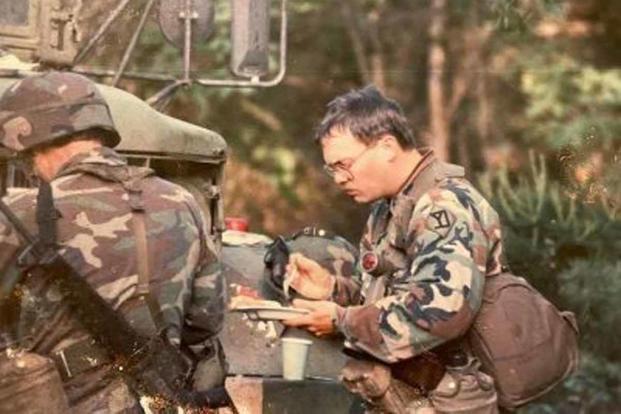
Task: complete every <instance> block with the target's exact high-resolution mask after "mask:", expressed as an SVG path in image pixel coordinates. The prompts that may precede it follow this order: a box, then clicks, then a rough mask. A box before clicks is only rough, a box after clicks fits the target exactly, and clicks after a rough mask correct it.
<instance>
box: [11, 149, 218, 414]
mask: <svg viewBox="0 0 621 414" xmlns="http://www.w3.org/2000/svg"><path fill="white" fill-rule="evenodd" d="M136 168H137V167H128V166H127V164H126V163H125V161H123V160H122V159H121V158H120V157H119V156H118V155H117V154H116V153H115V152H114V151H112V150H111V149H108V148H101V149H97V150H94V151H91V152H89V153H84V154H79V155H76V156H75V157H73V158H72V159H71V160H70V161H69V162H68V163H67V165H65V166H64V167H63V168H62V169H61V171H60V172H59V173H58V175H57V176H56V177H55V179H54V180H53V181H52V182H51V186H52V189H53V195H54V202H55V207H56V209H57V210H58V212H59V215H60V218H59V219H58V242H59V245H60V247H61V254H62V255H63V257H64V258H65V259H66V260H67V261H68V262H69V263H70V264H71V265H72V266H73V267H74V268H75V269H76V270H77V271H78V272H79V273H80V274H81V275H83V276H84V277H85V278H86V279H87V281H88V282H89V283H90V284H91V285H92V286H93V287H94V288H95V289H96V291H97V292H98V293H99V294H100V295H101V296H102V297H103V298H105V299H106V300H107V301H108V302H109V303H110V304H111V305H112V306H113V307H114V308H115V309H118V310H120V311H121V312H122V313H123V315H124V316H125V318H126V319H127V320H128V322H130V324H132V325H133V326H134V327H135V328H136V329H137V330H138V331H139V332H141V333H143V334H145V335H149V334H153V332H154V329H155V328H154V327H153V324H152V323H151V324H149V323H146V322H147V321H151V319H146V318H148V317H149V315H148V314H146V313H145V311H147V308H146V306H144V305H142V304H140V302H141V300H140V299H139V298H138V295H137V285H138V270H137V259H136V245H135V237H134V232H133V229H132V226H131V225H130V222H131V218H132V211H131V208H130V203H129V199H130V197H129V195H128V192H127V191H126V190H125V188H124V186H123V185H121V184H120V183H118V182H113V181H111V180H110V179H109V177H110V176H111V174H112V172H113V171H119V169H125V170H126V171H136V170H135V169H136ZM130 169H131V170H130ZM142 171H143V174H144V172H145V171H146V174H145V175H147V176H146V178H143V179H141V180H140V185H141V189H142V195H141V197H140V200H141V202H142V204H143V207H144V212H145V223H146V233H147V240H148V241H147V251H148V260H149V267H150V269H151V272H150V278H149V290H150V291H151V292H152V294H153V295H154V296H155V297H156V298H157V300H158V302H159V308H160V311H161V312H160V316H161V320H162V321H163V323H164V325H165V327H166V328H167V333H168V337H169V339H170V341H171V342H172V343H173V344H176V345H178V344H182V345H187V346H188V347H190V348H191V349H192V350H193V351H194V352H195V353H196V354H197V355H201V353H202V352H203V351H204V350H205V349H206V348H210V347H212V345H213V344H212V342H213V341H214V340H215V338H216V335H217V334H218V332H219V331H220V329H221V327H222V321H223V316H224V310H225V297H224V292H225V290H224V289H225V287H224V282H223V279H222V275H221V270H220V265H219V262H218V260H217V256H216V253H215V250H214V247H213V245H212V243H211V241H210V240H209V238H208V237H207V231H206V228H205V220H204V217H203V215H202V213H201V210H200V209H199V207H198V205H197V203H196V201H195V200H194V198H193V197H192V196H191V195H190V194H189V193H188V192H187V191H185V190H184V189H183V188H182V187H180V186H178V185H175V184H172V183H170V182H167V181H164V180H162V179H160V178H157V177H155V176H154V175H150V171H148V170H147V169H142ZM6 201H7V204H8V205H9V207H10V208H11V209H12V210H13V211H14V212H15V213H16V215H17V216H18V217H19V218H20V219H21V220H22V221H23V222H24V223H25V225H26V226H27V228H29V230H30V231H31V232H32V233H36V232H37V229H36V221H35V204H36V191H32V190H27V191H24V192H19V193H15V194H11V195H10V196H8V197H7V200H6ZM19 246H20V240H19V239H18V237H17V235H16V233H15V231H14V230H13V228H12V226H10V225H9V224H8V223H7V221H6V219H5V218H4V216H2V215H0V272H2V273H1V274H5V272H8V271H11V268H12V266H13V265H14V263H13V258H14V255H15V252H16V251H17V250H18V249H19ZM43 279H45V278H35V277H34V276H32V275H30V276H28V277H27V278H26V280H25V282H24V283H23V284H22V285H21V287H20V289H19V292H18V293H19V298H20V302H21V303H20V305H21V309H19V312H18V314H17V317H16V318H15V323H14V327H13V328H14V329H13V332H11V336H12V338H14V339H15V340H16V341H17V346H18V347H19V348H23V349H26V350H28V351H32V352H36V353H39V354H42V355H53V354H55V353H57V352H58V351H59V350H60V349H66V348H67V347H68V346H70V345H72V344H74V343H77V342H80V341H82V340H83V339H87V338H88V334H87V332H85V331H84V330H83V328H81V327H80V324H79V323H78V321H77V320H76V318H75V317H74V316H72V314H71V312H70V310H69V309H68V307H67V305H66V304H65V303H64V301H62V300H61V299H62V298H61V294H60V292H59V291H58V290H57V288H56V287H55V285H54V284H53V283H50V282H49V281H46V280H43ZM108 371H109V370H108V368H106V366H102V367H100V368H96V369H93V370H91V371H88V372H85V373H84V374H82V375H79V376H76V377H75V378H72V379H70V380H69V381H68V382H67V383H66V384H65V389H66V390H67V393H68V397H69V400H70V403H71V405H73V406H74V407H76V406H78V407H80V410H81V411H80V412H92V411H94V410H95V411H96V410H98V409H103V411H104V412H108V411H114V412H116V411H117V409H118V410H119V411H120V408H122V407H123V406H125V408H127V406H129V405H131V404H132V403H133V402H135V401H133V399H132V398H130V396H129V395H128V393H127V390H126V389H125V390H124V389H123V387H122V386H121V387H120V388H119V382H120V381H118V380H117V379H116V378H113V377H112V376H111V375H109V372H108ZM110 384H112V385H110ZM102 392H103V395H102ZM106 393H107V394H108V395H107V396H106V395H105V394H106ZM112 395H115V396H116V397H115V398H108V397H111V396H112ZM95 396H96V398H95ZM119 399H120V400H126V402H125V403H124V402H122V401H121V402H119ZM86 400H92V401H91V402H88V401H86ZM111 401H113V402H114V401H115V402H114V404H117V405H119V404H120V406H117V407H116V408H115V407H112V406H110V405H109V404H112V402H111ZM102 404H103V405H102ZM125 408H123V409H125Z"/></svg>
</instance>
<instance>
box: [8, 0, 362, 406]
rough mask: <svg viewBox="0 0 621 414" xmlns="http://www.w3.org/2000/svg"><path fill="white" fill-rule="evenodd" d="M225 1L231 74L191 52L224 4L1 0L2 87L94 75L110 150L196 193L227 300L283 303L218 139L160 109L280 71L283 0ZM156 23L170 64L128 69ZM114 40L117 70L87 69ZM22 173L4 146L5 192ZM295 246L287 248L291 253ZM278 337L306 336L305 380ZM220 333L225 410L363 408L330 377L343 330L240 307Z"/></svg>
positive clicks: (21, 182) (25, 181)
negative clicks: (237, 211) (179, 97)
mask: <svg viewBox="0 0 621 414" xmlns="http://www.w3.org/2000/svg"><path fill="white" fill-rule="evenodd" d="M228 1H229V2H230V4H229V13H230V15H232V16H233V18H232V19H231V41H230V44H231V48H232V51H231V71H232V73H233V76H232V77H231V78H228V79H221V78H216V79H214V78H210V77H208V76H206V75H205V74H201V75H200V76H196V73H197V72H196V71H195V70H194V68H195V66H194V62H193V58H194V54H195V53H196V52H195V47H196V45H197V44H200V43H201V42H205V41H207V39H208V38H209V37H210V36H211V35H212V32H213V25H214V19H215V17H214V14H215V13H216V12H217V11H218V10H220V8H219V5H218V4H216V3H220V2H222V0H220V1H219V2H215V1H211V0H144V1H137V0H0V93H3V92H4V90H5V89H6V88H8V87H9V86H10V85H11V84H12V83H13V82H15V81H16V80H17V79H19V78H21V77H24V76H27V75H29V74H31V73H33V72H37V71H42V70H46V69H48V68H55V69H61V70H72V71H75V72H78V73H82V74H85V75H87V76H90V77H92V78H94V79H95V80H97V81H99V82H102V83H100V84H99V88H100V90H101V92H102V93H103V95H104V97H105V99H106V101H107V102H108V104H109V106H110V108H111V112H112V117H113V119H114V122H115V125H116V126H117V129H118V132H119V134H120V136H121V138H122V140H121V143H120V145H119V146H118V147H117V148H116V150H117V151H118V152H119V153H121V154H122V155H124V156H125V157H126V158H127V159H128V161H129V163H131V164H134V165H143V166H148V167H150V168H153V169H154V170H155V171H156V172H157V173H158V175H160V176H162V177H163V178H166V179H168V180H171V181H174V182H176V183H178V184H181V185H183V186H184V187H185V188H187V189H188V190H189V191H190V192H191V193H192V194H193V195H194V196H195V198H196V199H197V201H198V202H199V204H200V205H201V207H202V208H203V210H204V213H205V216H206V218H207V220H208V226H209V234H210V237H212V238H213V240H214V241H215V243H216V245H217V246H218V248H219V249H220V251H221V255H222V261H223V264H224V269H225V275H226V278H227V284H228V286H229V294H230V297H231V298H233V297H236V296H238V295H239V294H240V293H241V294H250V295H257V296H258V297H262V298H265V299H273V300H280V301H283V298H282V297H281V295H280V294H279V292H278V289H273V286H272V285H270V284H269V283H267V282H266V280H267V279H266V278H265V276H264V274H265V273H266V266H265V263H264V256H265V254H266V252H267V251H268V249H269V247H270V245H271V244H272V240H270V239H269V238H268V237H266V236H263V235H256V234H249V233H239V232H232V231H226V229H225V220H224V217H225V211H224V209H223V197H225V196H226V194H223V191H222V189H223V181H224V179H225V177H224V165H225V163H226V160H227V154H228V148H227V144H226V141H225V139H224V138H223V137H222V136H221V135H219V134H218V133H216V132H214V131H211V130H209V129H206V128H203V127H200V126H197V125H193V124H190V123H188V122H184V121H182V120H179V119H176V118H173V117H170V116H168V115H165V114H164V113H162V112H160V111H158V110H157V109H156V108H158V107H162V106H163V105H164V104H165V103H166V102H167V101H168V100H169V99H170V98H171V97H172V96H173V95H174V93H175V91H176V90H177V89H178V88H180V87H182V86H188V85H197V86H211V87H249V86H251V87H269V86H274V85H276V84H278V83H279V82H280V80H282V78H283V77H284V73H285V56H286V47H285V46H286V0H280V1H273V2H270V1H269V0H252V1H250V0H228ZM225 2H226V1H225ZM270 3H274V4H278V5H279V6H280V8H279V9H278V10H272V9H277V8H276V7H274V4H270ZM271 15H273V16H272V17H270V16H271ZM132 18H133V19H134V20H135V21H134V22H133V23H132V22H131V19H132ZM272 20H274V21H279V23H280V47H279V57H278V59H276V60H277V61H278V62H279V65H278V68H277V69H276V70H271V69H270V68H269V64H268V62H269V61H270V59H269V56H268V45H269V30H270V26H271V25H272V22H271V21H272ZM154 24H157V25H158V26H159V27H158V30H159V32H160V33H161V35H162V36H163V37H164V38H165V39H166V41H167V42H169V43H170V44H171V45H173V46H174V47H176V48H178V49H179V51H180V52H181V53H180V56H181V59H180V60H181V62H180V65H179V68H178V70H176V71H171V73H162V72H149V71H136V70H134V71H129V70H128V68H129V67H131V59H132V57H133V54H134V52H135V50H136V49H137V48H139V46H138V45H139V39H140V36H141V35H142V33H143V32H144V31H145V28H148V26H149V25H154ZM121 25H123V26H129V27H133V28H135V31H134V32H133V33H132V32H129V33H125V32H123V33H118V32H117V31H116V30H115V29H118V27H119V26H121ZM151 33H152V32H151ZM111 39H113V40H114V44H112V45H111ZM110 48H114V49H118V50H119V51H121V52H122V53H121V56H119V60H118V62H116V64H115V67H114V68H113V69H109V68H102V67H101V66H96V65H91V66H89V62H93V61H94V62H100V61H101V57H102V55H105V53H106V52H107V51H109V49H110ZM190 68H193V70H190ZM123 79H132V80H134V81H136V82H138V81H149V82H151V83H154V82H159V83H161V85H162V88H161V90H160V91H158V92H157V93H155V94H154V95H153V96H151V97H149V98H147V99H144V100H143V99H140V98H138V97H136V96H134V95H132V94H130V93H128V92H126V91H124V90H122V89H119V88H117V87H116V86H118V85H119V83H120V82H121V81H122V80H123ZM30 177H31V176H30V174H29V173H28V171H24V170H23V167H22V166H20V165H19V164H18V163H17V162H16V161H15V160H14V159H12V158H11V157H10V156H8V155H4V156H2V154H0V191H1V192H2V194H4V193H6V192H16V191H20V188H24V187H31V186H33V185H34V184H35V183H33V182H31V181H30ZM292 230H297V229H292ZM303 236H305V237H314V235H308V234H306V235H303ZM300 240H302V239H300ZM332 242H333V240H332V239H331V238H330V237H327V238H325V243H332ZM320 243H323V242H320ZM298 244H299V240H298ZM294 245H295V243H293V244H291V247H292V248H293V250H296V249H297V248H296V247H295V246H294ZM281 336H299V337H306V338H309V339H312V340H313V345H312V347H311V351H310V355H309V362H308V365H307V372H306V374H307V377H306V379H304V380H301V381H285V380H283V379H282V377H281V372H282V368H281V349H280V341H279V338H280V337H281ZM221 339H222V342H223V344H224V347H225V352H226V355H227V360H228V362H229V376H228V377H227V381H226V384H225V385H226V389H227V391H228V393H229V395H230V397H231V400H232V405H233V407H232V410H233V412H239V413H287V412H289V413H317V412H322V413H324V412H325V413H355V412H362V411H361V410H362V408H361V406H360V402H359V400H357V399H356V398H355V397H354V396H353V395H351V394H349V393H348V392H347V391H346V390H345V389H344V388H343V387H342V386H341V385H340V384H339V382H338V373H339V371H340V368H341V366H342V365H343V364H344V360H345V357H344V355H343V354H342V353H341V344H342V341H341V340H340V339H338V338H336V339H333V340H326V339H322V340H318V339H315V338H312V337H310V336H309V335H308V334H306V333H305V332H303V331H299V330H294V329H288V330H285V329H284V328H283V326H282V325H281V324H280V323H278V322H262V321H251V320H249V319H248V317H247V315H245V314H243V313H234V312H231V313H228V314H227V317H226V320H225V326H224V329H223V332H222V336H221ZM0 395H2V393H0ZM229 410H230V409H229ZM227 412H231V411H227Z"/></svg>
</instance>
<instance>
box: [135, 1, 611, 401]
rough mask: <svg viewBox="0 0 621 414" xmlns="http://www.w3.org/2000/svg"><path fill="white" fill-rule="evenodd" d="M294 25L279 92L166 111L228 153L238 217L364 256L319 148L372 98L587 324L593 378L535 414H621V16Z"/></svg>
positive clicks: (229, 198)
mask: <svg viewBox="0 0 621 414" xmlns="http://www.w3.org/2000/svg"><path fill="white" fill-rule="evenodd" d="M222 3H226V2H218V7H219V9H218V14H217V16H218V17H217V22H218V28H217V33H216V34H217V36H216V37H215V38H214V39H213V40H212V41H211V42H209V43H206V44H205V45H204V46H201V54H200V55H199V59H202V63H204V64H207V65H209V66H210V67H213V68H226V65H227V63H226V62H227V61H228V55H227V53H228V52H227V47H228V46H227V44H226V39H227V38H228V36H227V30H228V27H227V21H228V17H229V16H228V15H227V13H230V12H228V11H227V8H226V6H222V5H221V4H222ZM289 18H290V22H289V23H290V30H289V44H288V47H289V51H290V54H289V60H288V70H287V76H286V77H285V79H284V82H283V83H282V84H281V85H279V86H277V87H274V88H270V89H262V90H234V89H220V88H211V89H202V88H193V89H190V90H186V91H184V92H182V93H180V94H178V95H177V96H176V97H175V99H174V100H172V101H171V102H170V104H169V106H168V108H167V111H168V112H170V113H171V114H172V115H174V116H177V117H179V118H182V119H185V120H188V121H190V122H193V123H197V124H200V125H203V126H206V127H208V128H211V129H214V130H216V131H218V132H219V133H221V134H222V135H223V136H224V137H225V138H226V139H227V141H228V143H229V145H230V149H231V157H230V161H229V163H228V165H227V169H226V174H227V184H226V188H225V194H224V196H225V200H226V210H227V215H229V216H244V217H247V218H249V219H250V228H251V231H256V232H265V233H268V234H270V235H275V234H283V233H285V234H286V233H292V232H294V231H295V230H297V229H298V228H300V227H302V226H305V225H319V226H322V227H325V228H328V229H330V230H333V231H335V232H337V233H340V234H342V235H344V236H345V237H347V238H349V239H350V240H352V241H356V240H357V239H358V237H359V235H360V231H361V228H362V224H363V222H364V219H365V218H366V213H367V209H368V206H358V205H354V204H353V203H352V202H351V201H350V200H348V199H346V198H345V197H343V196H341V195H339V194H338V192H337V191H336V189H335V188H334V186H333V185H331V182H330V180H329V179H328V177H326V176H324V175H323V174H322V173H321V164H322V160H321V155H320V152H319V150H318V148H316V145H315V144H314V143H313V142H312V140H311V137H312V131H313V127H314V125H315V124H316V122H317V121H318V120H319V119H320V118H321V116H322V115H323V112H324V107H325V105H326V103H327V102H329V101H330V100H331V99H332V98H333V97H334V96H336V95H338V94H341V93H343V92H346V91H348V90H349V89H352V88H358V87H361V86H363V85H365V84H368V83H374V84H375V85H377V86H378V87H379V88H381V89H382V90H384V92H385V93H386V94H387V95H388V96H390V97H393V98H395V99H397V100H398V101H399V102H400V103H401V104H402V105H403V107H404V109H405V111H406V113H407V115H408V117H409V119H410V120H411V123H412V126H413V127H414V130H415V133H416V136H417V137H418V139H419V143H420V145H421V146H432V147H434V148H435V149H436V151H437V153H438V155H439V156H440V157H442V158H443V159H445V160H448V161H451V162H455V163H459V164H462V165H464V166H465V167H466V168H467V170H468V173H469V175H470V178H471V180H472V181H473V182H475V183H477V184H478V186H479V187H480V188H481V189H482V190H483V191H484V192H485V193H486V194H487V195H488V197H489V198H490V199H491V201H492V202H493V203H494V205H495V206H496V207H497V208H498V211H499V212H500V214H501V215H502V218H503V222H504V225H505V229H504V231H505V239H506V250H507V252H506V255H507V259H508V262H509V264H510V265H511V267H512V268H513V270H514V271H515V272H516V273H518V274H521V275H524V276H525V277H527V278H528V279H529V280H530V281H531V282H532V283H533V284H535V285H536V286H537V287H539V288H540V289H541V290H542V291H543V292H544V293H545V294H546V295H547V296H548V297H550V298H552V299H553V300H554V301H555V303H557V304H558V305H559V306H560V307H562V308H568V309H571V310H573V311H575V312H576V313H577V315H578V317H579V319H580V325H581V328H582V341H583V349H584V360H583V367H582V369H581V371H580V373H579V374H578V375H576V376H574V377H572V378H571V379H570V380H568V381H567V382H566V383H565V384H564V386H563V387H561V388H560V389H559V390H558V391H557V392H556V393H555V395H553V396H550V397H549V398H547V399H546V400H545V401H543V402H541V403H539V404H535V405H532V406H531V407H529V408H528V409H527V410H525V411H527V412H532V413H534V412H537V413H539V412H541V413H567V412H572V413H573V412H575V413H603V412H606V413H608V412H621V408H619V407H621V358H620V356H619V355H620V352H621V347H620V345H619V344H620V343H621V342H620V341H618V340H616V338H614V335H615V334H616V329H620V328H621V311H620V310H619V305H618V301H619V299H620V298H621V258H620V257H621V254H620V252H621V241H620V240H621V217H620V214H621V211H620V209H621V207H620V202H621V161H620V156H621V153H620V147H621V69H620V68H621V50H620V48H619V44H620V41H621V2H619V1H618V0H459V1H457V0H453V1H451V0H339V1H337V2H335V1H329V0H295V1H291V2H290V5H289ZM274 36H275V34H274ZM140 51H141V53H140V56H139V58H138V59H137V61H136V62H134V63H133V64H134V65H136V66H137V67H143V68H145V67H147V68H154V67H157V68H161V69H162V68H163V69H165V68H167V67H171V62H174V61H175V60H177V59H178V55H179V52H178V51H177V50H175V49H174V48H172V47H171V46H170V45H167V44H166V43H165V42H164V41H163V39H161V38H160V37H157V36H156V35H155V34H154V35H153V36H147V37H146V38H145V39H142V40H141V48H140ZM215 70H218V69H215ZM223 70H225V69H223ZM125 86H126V87H127V88H128V89H132V90H133V91H134V92H136V93H138V94H139V95H142V96H149V94H150V93H152V92H153V91H154V90H155V87H154V86H153V85H146V86H145V85H137V84H135V83H131V82H128V83H127V84H125Z"/></svg>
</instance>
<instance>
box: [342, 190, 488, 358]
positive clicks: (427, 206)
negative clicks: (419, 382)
mask: <svg viewBox="0 0 621 414" xmlns="http://www.w3.org/2000/svg"><path fill="white" fill-rule="evenodd" d="M464 194H466V193H463V194H456V193H455V192H453V191H451V190H448V189H441V190H433V192H432V193H429V194H426V195H425V196H423V197H422V198H421V199H420V200H419V202H418V203H417V205H416V208H415V209H414V211H413V213H412V217H411V219H410V221H409V225H408V239H407V240H408V244H409V248H408V251H409V252H410V254H411V257H412V260H411V264H410V265H409V267H408V268H407V269H402V270H400V271H398V272H397V273H396V274H394V275H393V283H394V284H393V292H395V293H394V294H393V295H391V296H387V297H384V298H382V299H380V300H379V301H377V302H375V303H373V304H369V305H365V306H354V307H349V308H346V309H345V311H344V312H342V313H341V315H340V316H339V320H338V321H337V323H338V326H339V328H340V330H341V331H342V332H343V333H344V335H345V336H346V337H347V339H348V340H349V342H350V343H351V344H353V346H354V347H356V348H359V349H361V350H363V351H366V352H368V353H370V354H371V355H374V356H375V357H377V358H379V359H381V360H383V361H386V362H389V363H392V362H396V361H398V360H403V359H407V358H410V357H413V356H416V355H418V354H421V353H422V352H424V351H427V350H429V349H431V348H433V347H436V346H438V345H440V344H441V343H443V342H446V341H449V340H451V339H453V338H456V337H458V336H460V335H462V334H463V333H464V332H465V331H466V330H467V329H468V327H469V326H470V324H471V323H472V321H473V318H474V316H475V315H476V312H477V311H478V309H479V307H480V303H481V297H482V294H483V283H484V276H485V263H486V260H487V249H486V245H487V238H486V235H485V233H484V232H483V231H482V229H481V226H480V225H479V224H478V221H477V218H476V216H477V212H476V208H475V207H474V206H473V205H472V200H464V199H463V197H462V196H463V195H464Z"/></svg>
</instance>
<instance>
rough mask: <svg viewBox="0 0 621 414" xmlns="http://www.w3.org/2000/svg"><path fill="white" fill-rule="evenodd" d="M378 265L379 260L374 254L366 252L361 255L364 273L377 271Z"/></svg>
mask: <svg viewBox="0 0 621 414" xmlns="http://www.w3.org/2000/svg"><path fill="white" fill-rule="evenodd" d="M378 264H379V258H378V257H377V255H376V254H375V252H366V253H365V254H363V255H362V268H363V269H364V271H365V272H369V273H370V272H372V271H374V270H375V269H377V265H378Z"/></svg>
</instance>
